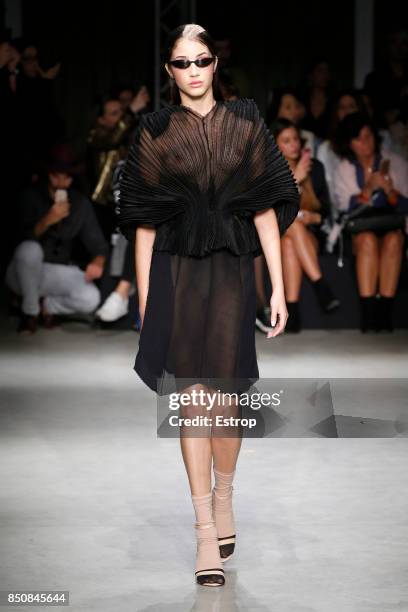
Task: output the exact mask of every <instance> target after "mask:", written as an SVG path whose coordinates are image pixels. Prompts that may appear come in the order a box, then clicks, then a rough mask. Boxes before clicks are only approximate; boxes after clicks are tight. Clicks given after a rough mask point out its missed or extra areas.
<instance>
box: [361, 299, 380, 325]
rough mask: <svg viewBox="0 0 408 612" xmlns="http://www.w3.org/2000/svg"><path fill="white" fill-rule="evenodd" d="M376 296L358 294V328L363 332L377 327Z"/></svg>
mask: <svg viewBox="0 0 408 612" xmlns="http://www.w3.org/2000/svg"><path fill="white" fill-rule="evenodd" d="M376 302H377V298H376V296H375V295H370V296H369V297H361V295H360V330H361V332H362V333H363V334H364V333H365V332H367V331H370V330H375V329H376V327H377V322H376V311H377V304H376Z"/></svg>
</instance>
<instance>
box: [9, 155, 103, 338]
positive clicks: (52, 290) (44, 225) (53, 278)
mask: <svg viewBox="0 0 408 612" xmlns="http://www.w3.org/2000/svg"><path fill="white" fill-rule="evenodd" d="M79 168H80V167H79V166H78V164H76V162H75V158H74V154H73V151H72V149H71V148H70V147H69V145H66V144H60V145H56V146H55V147H54V148H53V150H52V152H51V156H50V160H49V163H48V164H47V175H46V180H40V181H39V183H38V184H35V185H31V186H30V187H27V188H26V189H25V190H24V191H23V192H22V194H21V197H20V206H21V211H20V222H21V242H20V243H19V244H18V246H17V247H16V249H15V251H14V254H13V256H12V259H11V261H10V263H9V265H8V267H7V271H6V276H5V282H6V284H7V285H8V287H9V288H10V289H11V290H12V291H13V292H14V293H16V294H17V295H20V296H21V297H22V301H21V319H20V323H19V326H18V331H19V332H29V333H33V332H35V331H36V329H37V325H38V322H39V320H40V321H41V322H42V323H44V325H45V327H49V328H50V327H53V326H54V325H55V324H56V322H57V315H60V314H71V313H75V312H81V313H90V312H93V311H94V310H95V309H96V308H97V306H98V304H99V302H100V292H99V289H98V287H97V286H96V285H95V284H94V283H93V281H94V280H96V279H98V278H100V277H101V276H102V274H103V270H104V265H105V260H106V257H107V255H108V251H109V245H108V243H107V241H106V240H105V238H104V236H103V234H102V231H101V228H100V226H99V224H98V221H97V219H96V216H95V212H94V209H93V205H92V203H91V202H90V200H89V199H88V198H87V197H86V196H84V195H83V194H82V193H81V192H80V191H78V190H77V189H75V188H73V187H72V186H71V184H72V181H73V177H74V175H75V174H76V173H77V172H79ZM76 238H79V239H80V240H81V241H82V243H83V245H84V246H85V248H86V249H87V251H88V252H89V253H90V254H91V256H92V259H91V261H90V262H89V263H88V265H87V266H86V269H85V270H82V269H80V268H79V267H78V266H77V265H76V264H75V263H74V262H73V261H72V250H73V246H74V240H75V239H76Z"/></svg>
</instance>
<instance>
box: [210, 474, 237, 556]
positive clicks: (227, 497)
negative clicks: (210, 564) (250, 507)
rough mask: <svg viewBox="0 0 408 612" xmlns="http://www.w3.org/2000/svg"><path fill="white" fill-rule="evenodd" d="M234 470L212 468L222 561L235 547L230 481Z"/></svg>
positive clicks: (214, 502)
mask: <svg viewBox="0 0 408 612" xmlns="http://www.w3.org/2000/svg"><path fill="white" fill-rule="evenodd" d="M235 471H236V470H234V471H233V472H229V473H226V472H220V471H219V470H216V469H215V468H214V476H215V484H214V488H213V508H214V518H215V523H216V526H217V532H218V543H219V546H220V554H221V559H222V561H226V560H227V559H229V558H230V556H231V555H232V553H233V552H234V548H235V521H234V511H233V509H232V491H233V488H234V487H233V486H232V481H233V480H234V476H235Z"/></svg>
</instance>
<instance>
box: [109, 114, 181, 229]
mask: <svg viewBox="0 0 408 612" xmlns="http://www.w3.org/2000/svg"><path fill="white" fill-rule="evenodd" d="M153 114H154V115H155V114H156V113H149V115H153ZM159 117H160V116H159ZM161 149H162V146H161V142H160V139H157V138H154V134H152V133H151V131H150V130H149V127H148V120H147V119H146V117H145V116H143V115H142V117H141V120H140V123H139V125H138V128H137V131H136V134H135V139H134V142H133V144H132V145H131V147H130V149H129V154H128V157H127V160H126V163H125V165H124V168H123V170H122V172H121V175H120V180H119V190H118V197H117V205H116V209H115V210H116V218H117V223H118V226H119V229H120V231H121V232H122V234H123V235H124V236H126V238H127V239H128V240H133V239H134V235H135V230H136V228H137V227H138V226H139V225H151V226H153V227H157V226H159V225H160V224H161V223H164V222H166V221H168V220H170V219H172V218H173V217H175V216H176V215H178V214H180V213H182V212H183V211H184V209H185V205H184V203H183V200H182V198H181V197H180V186H179V185H178V182H177V180H176V178H175V177H170V178H171V180H168V175H167V179H166V178H165V176H164V173H163V171H162V164H161V159H162V158H161V155H162V150H161Z"/></svg>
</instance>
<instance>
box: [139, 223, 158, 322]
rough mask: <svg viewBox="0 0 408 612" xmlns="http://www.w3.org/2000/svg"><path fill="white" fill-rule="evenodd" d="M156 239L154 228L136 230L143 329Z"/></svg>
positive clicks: (145, 227)
mask: <svg viewBox="0 0 408 612" xmlns="http://www.w3.org/2000/svg"><path fill="white" fill-rule="evenodd" d="M155 237H156V229H155V228H154V227H151V226H149V225H140V226H139V227H137V229H136V239H135V268H136V284H137V293H138V297H139V314H140V319H141V325H142V327H143V320H144V315H145V310H146V301H147V294H148V292H149V274H150V264H151V261H152V253H153V243H154V239H155Z"/></svg>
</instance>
